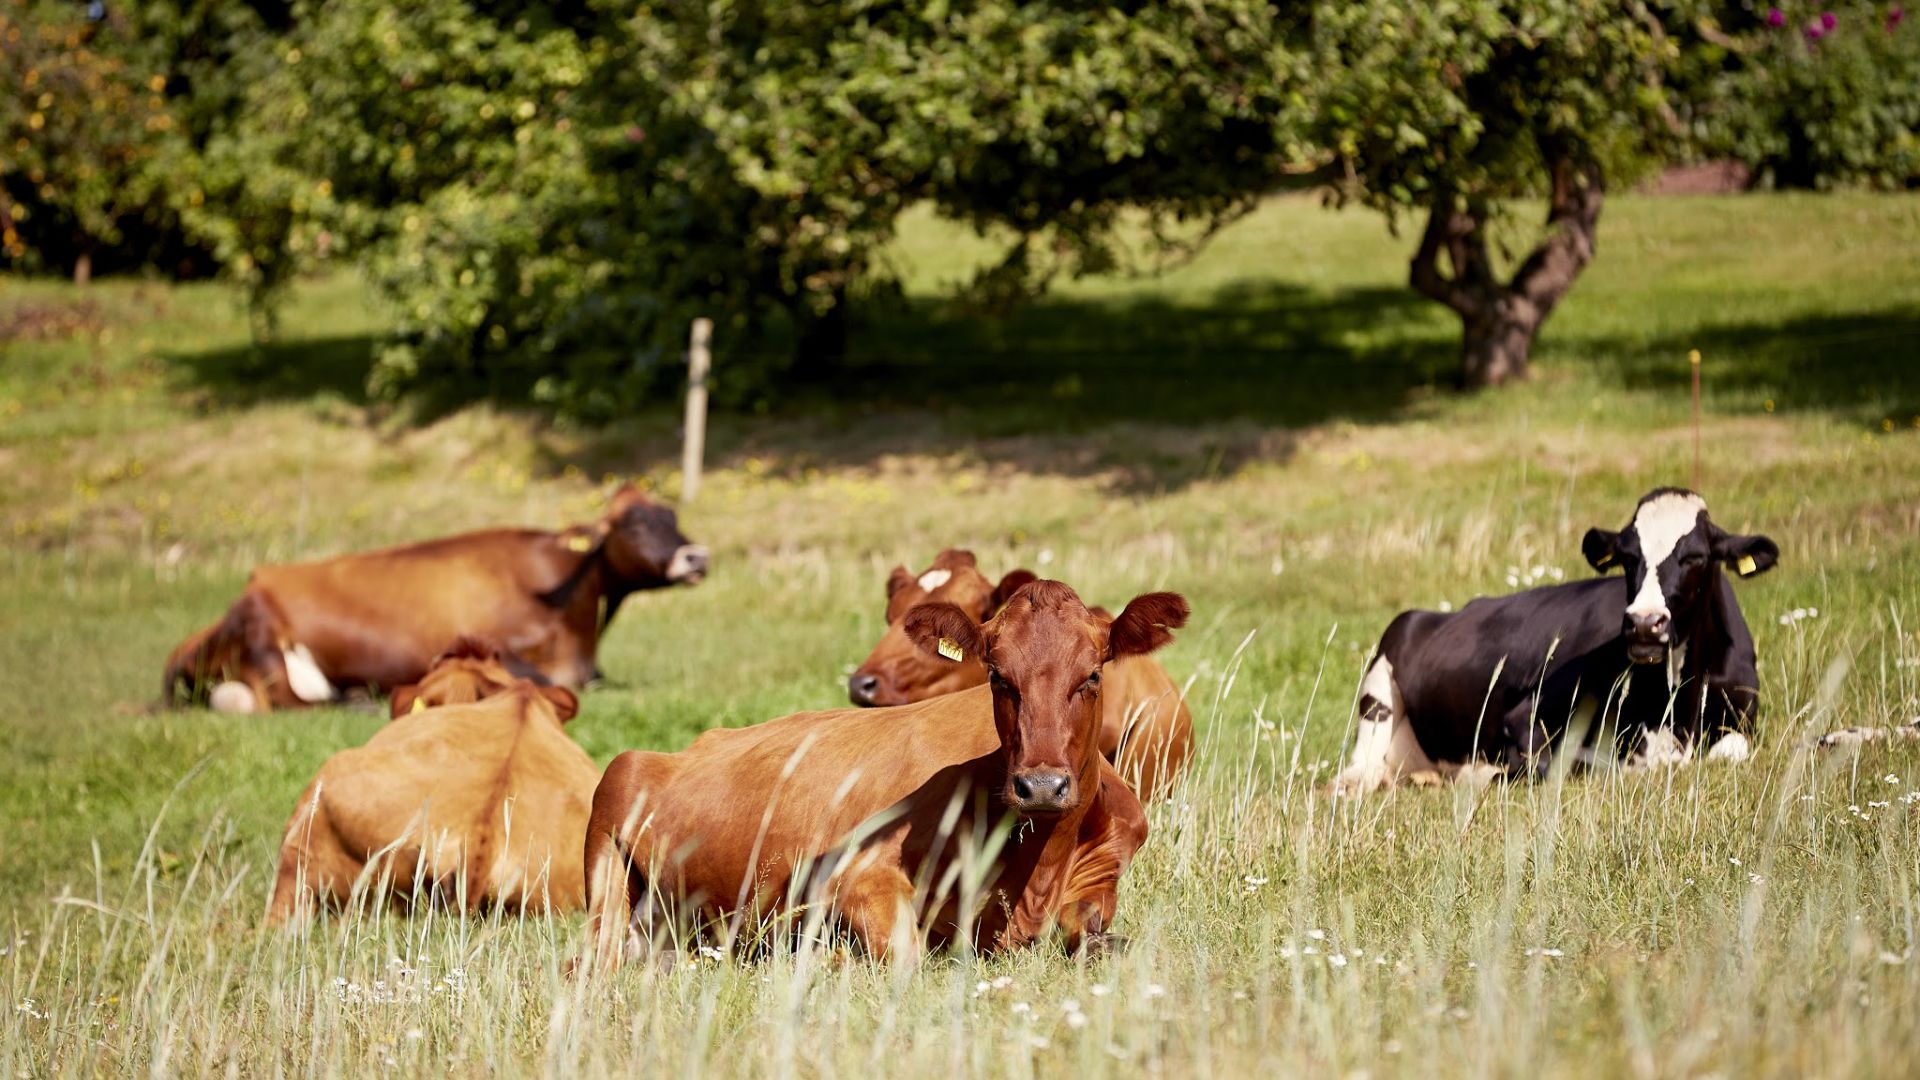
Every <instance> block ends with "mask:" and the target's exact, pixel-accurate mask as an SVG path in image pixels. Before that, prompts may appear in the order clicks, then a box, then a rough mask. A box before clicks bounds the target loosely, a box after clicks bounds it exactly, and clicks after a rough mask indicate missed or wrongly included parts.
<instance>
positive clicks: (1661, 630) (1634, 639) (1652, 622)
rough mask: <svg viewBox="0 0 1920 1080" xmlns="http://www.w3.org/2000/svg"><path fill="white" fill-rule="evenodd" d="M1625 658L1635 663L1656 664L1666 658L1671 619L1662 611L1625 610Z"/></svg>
mask: <svg viewBox="0 0 1920 1080" xmlns="http://www.w3.org/2000/svg"><path fill="white" fill-rule="evenodd" d="M1627 627H1628V629H1627V659H1628V660H1631V661H1633V662H1634V663H1636V664H1658V663H1661V662H1663V661H1665V660H1666V658H1667V643H1668V642H1669V641H1671V640H1672V638H1673V620H1672V617H1671V616H1669V615H1668V614H1667V613H1666V612H1664V611H1651V612H1638V611H1629V612H1627Z"/></svg>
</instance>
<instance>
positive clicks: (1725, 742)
mask: <svg viewBox="0 0 1920 1080" xmlns="http://www.w3.org/2000/svg"><path fill="white" fill-rule="evenodd" d="M1750 753H1752V750H1751V749H1749V747H1748V746H1747V737H1746V736H1745V735H1742V734H1740V733H1739V732H1737V731H1729V732H1727V733H1726V734H1725V735H1722V736H1720V741H1719V742H1716V743H1714V744H1713V749H1711V750H1708V751H1707V760H1708V761H1733V762H1739V761H1745V760H1747V755H1748V754H1750Z"/></svg>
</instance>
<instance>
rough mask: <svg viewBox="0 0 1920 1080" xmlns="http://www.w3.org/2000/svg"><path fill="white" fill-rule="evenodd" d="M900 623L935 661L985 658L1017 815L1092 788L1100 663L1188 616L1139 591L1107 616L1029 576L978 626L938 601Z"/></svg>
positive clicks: (1145, 647)
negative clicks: (997, 611) (1027, 579)
mask: <svg viewBox="0 0 1920 1080" xmlns="http://www.w3.org/2000/svg"><path fill="white" fill-rule="evenodd" d="M903 621H904V623H905V630H906V634H907V637H908V638H910V639H911V640H912V641H913V643H914V644H915V645H916V646H918V647H919V648H920V649H922V650H923V651H925V652H926V653H928V654H929V655H932V656H935V657H937V658H939V659H940V660H941V661H942V662H945V663H949V664H955V665H957V664H961V663H964V662H965V661H966V660H967V659H968V658H972V657H978V658H979V659H980V660H982V661H983V662H984V663H985V666H986V669H987V674H988V683H989V685H990V686H992V688H993V721H994V726H995V727H997V728H998V729H999V732H1000V753H1001V757H1002V762H1003V764H1004V765H1005V767H1006V773H1007V781H1006V787H1005V789H1004V790H1003V791H1002V793H1001V794H1002V797H1003V798H1004V799H1005V800H1006V802H1007V805H1008V806H1010V807H1012V808H1013V809H1014V810H1015V811H1017V812H1019V813H1022V814H1057V813H1065V812H1070V811H1072V810H1075V809H1078V808H1079V806H1080V805H1081V802H1082V800H1084V799H1089V798H1092V797H1093V794H1094V791H1095V790H1096V789H1097V788H1098V787H1099V777H1098V773H1097V772H1095V769H1096V768H1097V760H1096V759H1097V758H1098V757H1099V755H1100V748H1099V733H1100V671H1101V668H1103V667H1104V666H1105V665H1106V663H1107V662H1108V661H1110V660H1114V659H1117V658H1119V657H1122V656H1136V655H1141V654H1145V653H1150V652H1152V651H1153V650H1155V649H1158V648H1159V647H1160V646H1162V645H1165V644H1166V643H1167V642H1169V641H1172V640H1173V631H1174V630H1175V629H1177V628H1179V627H1182V626H1185V625H1186V624H1187V602H1186V600H1185V599H1184V598H1182V597H1181V596H1180V595H1179V594H1177V593H1147V594H1146V595H1144V596H1136V597H1134V598H1133V602H1132V603H1130V604H1128V605H1127V606H1126V610H1124V611H1122V612H1121V613H1120V614H1119V616H1118V617H1117V618H1112V619H1108V618H1103V617H1102V616H1100V615H1098V614H1096V613H1094V612H1092V611H1089V610H1088V609H1087V607H1086V605H1084V604H1082V603H1081V602H1080V597H1079V596H1077V595H1075V594H1074V591H1073V590H1072V589H1070V588H1068V587H1067V586H1065V585H1063V584H1061V583H1060V582H1058V581H1034V582H1031V583H1029V584H1027V585H1025V586H1023V587H1021V588H1020V590H1019V591H1017V592H1015V593H1014V594H1013V597H1012V598H1011V599H1009V600H1008V601H1007V603H1006V605H1005V606H1004V607H1002V608H1001V609H1000V611H999V613H998V614H996V615H995V616H994V617H993V618H992V619H991V620H989V621H988V622H987V623H986V624H985V625H982V624H981V623H980V622H979V621H978V620H976V619H975V618H974V616H973V615H972V614H971V613H969V612H967V611H965V610H963V609H961V608H959V607H956V606H955V605H953V604H950V603H945V602H942V601H935V602H932V603H924V604H919V605H917V606H915V607H914V608H913V609H912V610H910V611H908V612H907V615H906V618H905V620H903Z"/></svg>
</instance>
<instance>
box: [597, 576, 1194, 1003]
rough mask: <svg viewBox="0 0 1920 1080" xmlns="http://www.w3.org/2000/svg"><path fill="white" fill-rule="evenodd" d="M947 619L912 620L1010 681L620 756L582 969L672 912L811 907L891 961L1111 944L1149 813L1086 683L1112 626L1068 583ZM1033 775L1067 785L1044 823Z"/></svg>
mask: <svg viewBox="0 0 1920 1080" xmlns="http://www.w3.org/2000/svg"><path fill="white" fill-rule="evenodd" d="M1156 604H1158V602H1156ZM1149 606H1154V605H1149ZM940 607H941V606H939V605H935V606H930V607H927V608H917V609H915V611H914V612H913V613H912V615H911V617H909V618H908V619H907V623H908V624H909V625H914V626H923V627H926V626H937V627H940V628H944V629H945V630H948V631H957V632H959V633H962V634H965V635H966V636H967V637H968V638H969V640H972V641H974V642H975V643H977V644H979V645H980V646H981V651H982V654H983V655H984V656H986V657H987V659H988V660H989V661H990V662H991V663H992V664H993V665H995V670H996V672H997V673H998V674H997V676H996V677H995V679H994V683H993V685H992V686H991V687H988V686H980V687H975V688H974V689H971V690H965V691H961V692H959V693H954V694H947V695H942V696H938V697H934V698H930V699H928V700H926V701H922V702H918V703H915V704H912V705H905V706H900V707H897V708H886V709H853V708H849V709H834V710H829V711H825V712H810V713H797V714H795V715H792V716H787V717H782V718H780V719H778V720H771V721H768V722H766V723H764V724H760V725H758V726H755V727H750V728H737V729H722V730H715V731H709V732H707V733H706V734H704V735H702V736H700V737H699V738H698V739H696V740H695V741H694V743H693V745H692V746H690V747H689V748H687V749H686V750H684V751H682V752H680V753H677V754H661V753H646V752H638V751H629V752H627V753H625V754H621V755H620V756H619V757H616V758H615V759H614V760H613V762H612V764H610V765H609V766H608V767H607V772H606V775H605V776H603V777H602V778H601V781H600V787H599V789H598V790H597V791H595V793H594V801H593V817H592V819H591V821H590V822H589V824H588V828H587V849H586V864H587V867H588V881H587V889H588V912H589V929H590V938H591V941H590V944H589V947H588V948H589V953H588V955H587V956H586V957H585V958H583V959H585V960H586V961H587V962H588V963H589V964H591V965H592V966H595V967H597V968H599V969H601V970H609V969H611V968H614V967H618V966H619V965H620V964H621V963H622V962H623V961H624V959H625V954H626V952H627V951H628V949H629V947H630V944H631V940H630V939H632V938H633V937H635V936H639V935H651V934H657V933H659V932H661V931H662V930H663V929H664V928H665V927H666V926H668V925H669V924H671V923H672V922H673V921H674V920H676V919H679V920H681V921H682V923H683V924H684V922H685V921H686V920H699V921H703V922H705V923H707V924H708V925H709V926H713V925H718V926H720V927H723V928H725V930H726V932H727V933H726V934H725V935H724V936H726V937H728V938H730V939H731V940H736V941H737V940H740V936H745V937H748V938H751V936H752V935H753V933H754V932H755V931H757V930H759V929H761V928H762V927H764V926H766V925H767V924H769V923H772V922H775V921H777V920H779V919H782V918H791V917H795V916H802V914H803V912H804V911H806V910H808V908H807V905H808V904H810V903H815V902H818V903H816V904H815V906H816V907H818V905H819V904H824V905H825V909H826V910H830V911H831V912H832V914H833V916H834V917H835V919H836V920H837V921H838V922H839V923H840V924H842V925H843V926H844V927H845V928H846V929H847V930H848V931H849V932H851V933H852V934H853V936H854V937H855V938H856V939H857V940H858V941H860V943H861V944H862V945H863V947H864V948H865V949H866V950H867V951H868V952H869V953H870V954H872V955H876V956H884V955H889V954H891V953H892V952H893V951H894V950H896V949H905V950H907V951H908V952H909V953H912V952H914V951H917V949H918V948H919V947H920V945H921V943H922V942H928V943H932V944H943V943H951V942H957V941H966V942H969V943H971V944H973V945H975V946H977V947H979V948H982V949H987V950H995V949H1003V948H1013V947H1017V946H1022V945H1027V944H1030V943H1032V942H1034V941H1036V940H1038V939H1040V938H1041V937H1043V936H1044V935H1046V934H1047V933H1048V932H1049V931H1052V930H1058V931H1059V932H1060V933H1061V935H1062V936H1063V937H1064V939H1065V941H1066V942H1067V944H1069V945H1070V946H1082V945H1097V944H1098V943H1099V942H1100V941H1102V940H1104V934H1105V932H1106V928H1107V927H1108V926H1109V925H1110V924H1111V922H1112V919H1113V912H1114V905H1115V903H1116V901H1117V898H1118V885H1119V879H1120V875H1121V874H1122V873H1123V872H1124V871H1125V870H1126V868H1127V866H1128V864H1129V863H1130V862H1131V861H1132V859H1133V856H1134V853H1135V852H1137V851H1138V850H1139V848H1140V845H1141V844H1143V843H1145V841H1146V835H1147V821H1146V815H1145V812H1144V811H1143V810H1142V809H1141V806H1140V801H1139V799H1138V798H1136V797H1135V796H1134V794H1133V792H1132V791H1131V790H1130V789H1129V788H1128V787H1127V785H1126V784H1125V783H1124V782H1123V781H1122V780H1121V778H1120V776H1119V774H1117V773H1116V772H1115V771H1114V769H1113V767H1112V766H1111V765H1109V764H1108V763H1107V762H1106V760H1105V759H1104V758H1103V757H1101V755H1100V753H1099V750H1098V741H1097V734H1098V731H1099V727H1100V692H1099V683H1100V680H1099V679H1098V678H1090V676H1094V675H1095V674H1096V673H1098V672H1099V671H1100V670H1101V669H1102V667H1103V666H1104V665H1105V663H1106V662H1107V661H1108V660H1109V659H1112V656H1111V652H1110V649H1109V647H1108V625H1107V621H1106V620H1102V619H1099V618H1097V617H1095V616H1093V615H1092V614H1091V613H1089V612H1088V611H1087V610H1086V608H1085V607H1083V606H1081V604H1080V602H1079V599H1078V597H1076V596H1074V594H1073V591H1072V590H1071V589H1068V588H1067V587H1066V586H1064V585H1060V584H1059V583H1057V582H1036V583H1033V584H1032V585H1029V586H1027V587H1026V588H1024V589H1022V590H1020V591H1019V593H1018V594H1017V595H1016V596H1015V597H1014V598H1013V599H1012V600H1011V602H1009V604H1008V605H1007V607H1006V609H1005V610H1004V611H1002V612H1001V613H1000V615H999V616H997V617H996V618H995V619H994V620H993V621H992V623H991V624H989V625H988V626H986V627H984V628H983V627H980V626H979V625H978V624H976V623H972V622H971V621H970V617H969V616H967V615H966V613H965V612H961V611H959V609H957V608H951V607H947V608H946V609H945V611H942V610H940ZM1155 610H1156V611H1161V612H1163V613H1164V610H1165V608H1164V605H1160V606H1155ZM955 614H957V615H958V617H959V618H960V619H961V620H966V621H965V622H964V623H953V622H952V619H953V617H954V615H955ZM1126 618H1127V616H1126V615H1124V614H1123V616H1122V619H1123V620H1124V619H1126ZM1129 626H1130V627H1131V626H1132V624H1131V623H1129ZM1122 637H1123V640H1125V641H1128V642H1136V643H1137V642H1138V641H1140V640H1144V639H1145V638H1143V637H1142V636H1141V635H1139V634H1138V633H1136V632H1135V631H1134V630H1132V629H1130V630H1128V631H1125V632H1123V635H1122ZM922 640H923V641H926V642H929V646H928V647H931V644H930V643H931V641H932V639H930V638H923V639H922ZM943 662H950V661H943ZM1036 774H1051V775H1055V776H1065V777H1066V778H1067V783H1066V785H1065V799H1064V801H1063V802H1060V803H1058V804H1056V805H1055V806H1054V807H1052V808H1050V812H1046V813H1040V812H1029V811H1027V810H1024V809H1023V804H1022V801H1021V799H1020V798H1019V796H1018V791H1017V785H1016V783H1015V781H1016V778H1019V777H1024V776H1030V775H1036ZM1008 818H1012V819H1013V820H1014V822H1015V824H1014V827H1013V832H1012V834H1011V836H1010V837H1009V839H1008V840H1007V843H1006V846H1005V847H1004V848H1003V849H1001V851H1000V853H999V857H998V860H997V861H996V862H995V863H994V864H992V865H991V866H990V867H981V868H979V872H981V873H982V874H983V878H982V880H983V881H984V886H983V889H982V891H981V892H980V893H979V894H978V895H969V896H964V897H963V896H962V895H960V894H959V892H958V890H956V889H955V888H954V887H953V886H952V884H951V879H950V877H949V875H950V873H951V872H952V871H954V870H955V868H956V866H959V867H965V866H966V865H967V864H966V859H967V856H966V855H965V854H964V853H963V849H965V848H967V847H968V846H969V845H970V844H972V843H973V842H974V841H975V840H976V839H979V838H983V837H984V836H985V835H986V834H987V833H988V832H990V831H991V829H992V828H993V827H994V826H995V825H996V824H997V823H999V822H1002V821H1005V820H1007V819H1008ZM803 871H804V873H803Z"/></svg>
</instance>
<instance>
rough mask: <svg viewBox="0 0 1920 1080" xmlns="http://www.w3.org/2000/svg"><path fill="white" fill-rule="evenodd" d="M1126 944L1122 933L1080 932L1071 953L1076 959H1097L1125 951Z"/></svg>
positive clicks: (1126, 941)
mask: <svg viewBox="0 0 1920 1080" xmlns="http://www.w3.org/2000/svg"><path fill="white" fill-rule="evenodd" d="M1128 944H1130V943H1129V942H1128V940H1127V938H1126V936H1125V935H1124V934H1108V933H1104V932H1102V933H1090V934H1082V935H1080V941H1079V943H1078V944H1076V945H1075V946H1074V947H1073V955H1074V958H1075V959H1076V960H1098V959H1100V958H1101V957H1103V956H1118V955H1119V954H1121V953H1124V952H1126V951H1127V946H1128Z"/></svg>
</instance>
